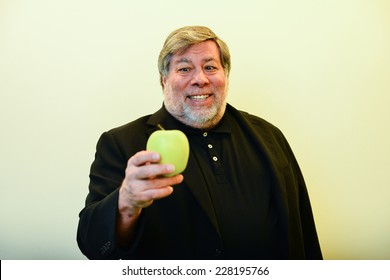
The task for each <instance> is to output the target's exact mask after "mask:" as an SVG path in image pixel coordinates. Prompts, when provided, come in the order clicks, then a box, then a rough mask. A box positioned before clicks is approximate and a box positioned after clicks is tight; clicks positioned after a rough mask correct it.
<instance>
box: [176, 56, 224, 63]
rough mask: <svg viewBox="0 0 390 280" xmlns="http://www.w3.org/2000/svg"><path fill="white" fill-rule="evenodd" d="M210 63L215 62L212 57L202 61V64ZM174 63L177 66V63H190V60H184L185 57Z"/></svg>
mask: <svg viewBox="0 0 390 280" xmlns="http://www.w3.org/2000/svg"><path fill="white" fill-rule="evenodd" d="M210 61H216V59H215V58H213V57H209V58H205V59H203V62H210ZM174 63H177V64H178V63H191V60H190V59H188V58H186V57H182V58H180V59H178V60H176V61H174Z"/></svg>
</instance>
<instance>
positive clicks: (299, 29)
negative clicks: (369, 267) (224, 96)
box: [0, 0, 390, 259]
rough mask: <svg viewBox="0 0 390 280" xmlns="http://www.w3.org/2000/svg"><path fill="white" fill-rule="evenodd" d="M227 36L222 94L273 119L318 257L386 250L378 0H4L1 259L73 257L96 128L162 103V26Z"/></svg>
mask: <svg viewBox="0 0 390 280" xmlns="http://www.w3.org/2000/svg"><path fill="white" fill-rule="evenodd" d="M193 24H201V25H207V26H209V27H211V28H212V29H213V30H214V31H215V32H216V33H217V34H218V35H220V37H222V38H223V39H224V40H225V41H226V42H227V43H228V45H229V46H230V49H231V54H232V63H233V64H232V66H233V68H232V72H231V84H230V95H229V102H230V103H231V104H232V105H234V106H236V107H238V108H241V109H243V110H246V111H249V112H251V113H253V114H256V115H259V116H261V117H263V118H265V119H267V120H268V121H270V122H272V123H274V124H275V125H277V126H278V127H279V128H280V129H281V130H282V131H283V132H284V133H285V135H286V137H287V139H288V140H289V142H290V144H291V146H292V148H293V150H294V151H295V154H296V156H297V158H298V161H299V162H300V165H301V168H302V171H303V173H304V175H305V178H306V181H307V185H308V189H309V193H310V196H311V201H312V206H313V210H314V214H315V218H316V223H317V228H318V233H319V237H320V242H321V245H322V249H323V253H324V257H325V258H326V259H390V202H389V200H390V170H389V169H390V122H389V121H390V113H389V107H390V2H389V1H387V0H383V1H380V0H329V1H324V0H322V1H315V0H295V1H290V0H275V1H269V0H264V1H263V0H252V1H245V0H243V1H224V0H223V1H210V0H197V1H185V2H183V1H176V0H164V1H130V0H126V1H125V0H121V1H119V0H113V1H96V0H67V1H65V0H57V1H53V0H35V1H28V0H0V98H1V100H0V129H1V132H0V133H1V144H0V172H1V176H0V225H1V230H0V258H1V259H83V258H84V256H83V255H82V254H81V253H80V252H79V250H78V247H77V244H76V237H75V236H76V228H77V222H78V212H79V210H80V209H81V208H82V207H83V203H84V199H85V196H86V194H87V185H88V173H89V166H90V164H91V162H92V160H93V156H94V151H95V144H96V141H97V139H98V137H99V136H100V134H101V133H102V132H103V131H106V130H108V129H110V128H112V127H115V126H119V125H122V124H124V123H126V122H128V121H131V120H134V119H135V118H138V117H140V116H142V115H145V114H148V113H152V112H154V111H155V110H157V109H158V108H159V107H160V105H161V102H162V96H161V88H160V86H159V81H158V73H157V62H156V61H157V56H158V53H159V51H160V48H161V46H162V43H163V41H164V39H165V37H166V36H167V35H168V33H169V32H170V31H172V30H173V29H175V28H178V27H181V26H183V25H193Z"/></svg>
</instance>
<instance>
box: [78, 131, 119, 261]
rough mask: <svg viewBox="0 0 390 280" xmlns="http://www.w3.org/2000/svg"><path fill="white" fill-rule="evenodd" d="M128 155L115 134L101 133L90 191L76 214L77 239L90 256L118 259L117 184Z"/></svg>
mask: <svg viewBox="0 0 390 280" xmlns="http://www.w3.org/2000/svg"><path fill="white" fill-rule="evenodd" d="M126 164H127V158H126V156H125V155H124V154H123V152H121V150H120V149H119V147H118V145H117V144H116V141H115V139H114V137H113V136H112V135H111V134H109V133H104V134H103V135H102V136H101V137H100V139H99V141H98V144H97V148H96V154H95V160H94V162H93V163H92V165H91V170H90V183H89V193H88V196H87V198H86V202H85V208H84V209H83V210H82V211H81V212H80V214H79V218H80V219H79V224H78V231H77V242H78V245H79V248H80V250H81V251H82V253H83V254H84V255H85V256H87V257H88V258H89V259H119V258H120V257H121V256H120V252H119V250H118V249H117V248H116V234H115V230H116V217H117V208H118V196H119V187H120V185H121V183H122V181H123V178H124V174H125V169H126Z"/></svg>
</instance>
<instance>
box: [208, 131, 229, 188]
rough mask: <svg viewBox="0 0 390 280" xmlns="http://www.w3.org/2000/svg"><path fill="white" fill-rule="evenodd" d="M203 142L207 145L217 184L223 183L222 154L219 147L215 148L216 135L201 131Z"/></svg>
mask: <svg viewBox="0 0 390 280" xmlns="http://www.w3.org/2000/svg"><path fill="white" fill-rule="evenodd" d="M203 139H204V143H205V144H206V146H207V150H208V154H209V157H210V160H211V162H212V166H213V169H214V170H213V173H214V174H215V178H216V180H217V183H218V184H225V183H226V178H225V175H224V170H223V167H222V162H221V159H222V155H221V154H220V151H221V149H217V145H220V143H218V142H219V141H218V135H216V134H211V133H209V132H203Z"/></svg>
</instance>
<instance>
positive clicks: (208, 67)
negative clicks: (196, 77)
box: [205, 65, 217, 71]
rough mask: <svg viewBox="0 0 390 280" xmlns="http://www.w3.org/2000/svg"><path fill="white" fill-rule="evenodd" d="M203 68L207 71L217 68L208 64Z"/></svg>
mask: <svg viewBox="0 0 390 280" xmlns="http://www.w3.org/2000/svg"><path fill="white" fill-rule="evenodd" d="M205 69H206V70H207V71H214V70H216V69H217V67H215V66H211V65H209V66H206V67H205Z"/></svg>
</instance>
